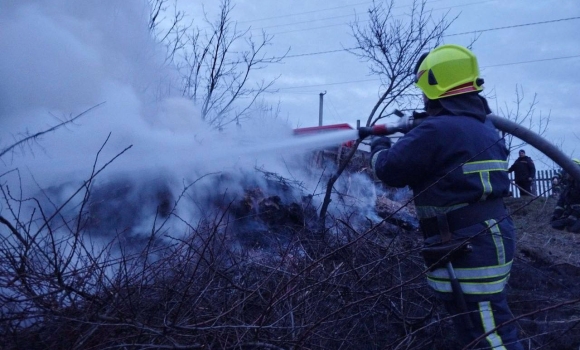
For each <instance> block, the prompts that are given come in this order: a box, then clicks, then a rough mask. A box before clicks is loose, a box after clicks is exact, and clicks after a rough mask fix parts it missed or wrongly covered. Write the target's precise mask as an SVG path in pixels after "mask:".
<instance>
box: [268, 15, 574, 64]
mask: <svg viewBox="0 0 580 350" xmlns="http://www.w3.org/2000/svg"><path fill="white" fill-rule="evenodd" d="M577 19H580V16H576V17H568V18H559V19H553V20H548V21H541V22H530V23H522V24H514V25H510V26H503V27H493V28H487V29H479V30H474V31H470V32H463V33H453V34H446V35H443V36H444V37H449V36H457V35H465V34H474V33H483V32H491V31H496V30H504V29H511V28H519V27H528V26H534V25H540V24H549V23H556V22H564V21H572V20H577ZM356 49H357V48H356V47H350V48H347V49H336V50H327V51H318V52H308V53H303V54H296V55H288V56H286V57H284V58H295V57H303V56H315V55H324V54H328V53H335V52H342V51H348V50H356ZM280 58H283V57H274V59H280Z"/></svg>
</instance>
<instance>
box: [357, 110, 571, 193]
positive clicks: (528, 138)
mask: <svg viewBox="0 0 580 350" xmlns="http://www.w3.org/2000/svg"><path fill="white" fill-rule="evenodd" d="M397 112H398V111H397ZM397 112H395V114H397V115H399V116H401V117H400V118H399V121H398V122H396V123H390V124H378V125H374V126H369V127H360V128H359V129H358V130H359V138H361V139H364V138H366V137H368V136H373V135H374V136H387V135H392V134H394V133H397V132H401V133H403V134H404V133H407V132H409V131H410V130H411V129H413V128H414V127H416V126H417V125H419V124H420V123H421V122H422V121H423V120H424V119H423V118H414V117H413V116H409V115H403V114H402V113H400V112H398V113H397ZM487 118H489V119H490V120H491V121H492V123H493V124H494V125H495V127H496V128H497V129H498V130H500V131H503V132H506V133H508V134H511V135H513V136H515V137H517V138H519V139H520V140H522V141H524V142H526V143H528V144H529V145H531V146H533V147H534V148H536V149H537V150H538V151H540V152H542V153H543V154H545V155H546V156H547V157H548V158H550V159H551V160H553V161H554V162H555V163H556V164H558V165H559V166H560V167H562V169H564V171H566V173H568V174H570V175H571V176H572V177H573V178H574V179H575V180H576V181H578V182H579V183H580V167H578V165H576V163H574V162H573V161H572V159H571V158H570V157H568V156H567V155H566V154H564V153H563V152H562V151H560V150H559V149H558V148H557V147H556V146H554V145H553V144H552V143H550V142H549V141H547V140H546V139H544V138H543V137H542V136H540V135H538V134H537V133H535V132H533V131H531V130H529V129H527V128H525V127H523V126H521V125H519V124H517V123H514V122H512V121H510V120H507V119H505V118H502V117H499V116H497V115H495V114H488V115H487Z"/></svg>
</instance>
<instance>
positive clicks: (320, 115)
mask: <svg viewBox="0 0 580 350" xmlns="http://www.w3.org/2000/svg"><path fill="white" fill-rule="evenodd" d="M324 95H326V91H324V92H321V93H320V95H319V96H320V102H319V104H318V126H322V105H323V100H324Z"/></svg>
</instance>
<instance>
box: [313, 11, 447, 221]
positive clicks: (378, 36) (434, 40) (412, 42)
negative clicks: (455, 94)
mask: <svg viewBox="0 0 580 350" xmlns="http://www.w3.org/2000/svg"><path fill="white" fill-rule="evenodd" d="M394 5H395V1H394V0H389V1H386V2H381V1H373V4H372V6H371V7H370V9H369V10H368V16H369V20H368V21H364V22H361V21H359V20H358V19H356V20H355V22H354V23H353V24H351V29H352V32H353V36H354V38H355V40H356V42H357V44H356V47H355V48H354V49H350V50H349V51H350V52H351V53H353V54H354V55H356V56H357V57H359V58H360V59H361V60H362V61H365V62H368V63H369V69H370V73H371V74H374V75H377V76H378V77H379V78H380V79H381V86H380V88H379V99H378V100H377V102H376V103H375V105H374V106H373V107H372V109H371V111H370V113H369V116H368V118H367V121H366V125H367V126H370V125H374V124H375V123H376V122H377V121H378V120H380V119H381V118H384V117H386V116H387V115H389V114H386V115H385V114H384V112H385V110H387V108H389V107H391V106H392V105H393V104H394V103H395V101H396V102H397V103H398V104H399V105H400V104H401V103H404V101H405V100H407V101H409V103H411V102H410V100H409V93H408V91H409V88H410V87H411V86H412V85H413V83H414V81H415V77H414V75H413V70H414V67H415V64H416V63H417V60H418V59H419V57H420V56H421V54H422V53H423V52H427V51H429V50H430V49H432V48H433V47H435V46H437V45H439V44H440V42H441V39H442V37H443V34H444V32H445V30H446V29H448V28H449V26H450V25H451V23H452V22H453V21H454V20H455V18H452V19H449V18H448V15H447V14H445V15H443V16H441V18H438V19H435V18H433V16H432V14H431V12H429V11H428V10H427V9H426V5H427V0H414V1H413V3H412V5H411V9H410V12H409V13H408V15H407V16H405V17H403V18H400V17H395V16H394V14H393V8H394ZM417 96H418V95H417ZM415 101H417V100H415ZM416 104H417V103H416V102H415V105H416ZM359 144H360V140H359V141H358V142H357V143H356V144H355V146H354V147H353V148H352V150H351V152H350V154H349V155H348V156H347V157H346V158H345V159H344V161H343V162H342V164H341V165H340V166H339V168H338V170H337V172H336V173H335V174H334V175H333V176H332V177H331V178H330V179H329V181H328V184H327V189H326V195H325V198H324V202H323V205H322V207H321V211H320V219H321V222H322V223H324V220H325V217H326V212H327V209H328V205H329V204H330V197H331V193H332V189H333V186H334V183H335V182H336V180H337V179H338V177H339V176H340V174H341V173H342V172H343V171H344V169H345V167H346V164H347V163H348V162H349V161H350V159H351V158H352V155H354V153H355V151H356V148H357V147H358V145H359Z"/></svg>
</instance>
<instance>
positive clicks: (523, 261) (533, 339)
mask: <svg viewBox="0 0 580 350" xmlns="http://www.w3.org/2000/svg"><path fill="white" fill-rule="evenodd" d="M506 205H507V206H508V209H509V211H510V212H511V214H512V218H513V220H514V223H515V226H516V229H517V239H518V241H517V246H516V247H517V253H516V257H515V260H514V267H513V269H512V275H511V277H510V282H509V290H508V291H509V302H510V306H511V308H512V311H513V312H514V314H515V315H516V316H519V317H521V318H520V320H519V325H520V327H521V331H522V340H523V343H524V346H525V348H526V349H578V348H579V346H580V234H574V233H569V232H565V231H558V230H554V229H552V228H551V227H550V225H549V221H550V217H551V215H552V211H553V209H554V206H555V205H556V199H555V198H541V197H540V198H537V199H535V200H530V199H528V198H508V199H506ZM542 310H545V311H542Z"/></svg>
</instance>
